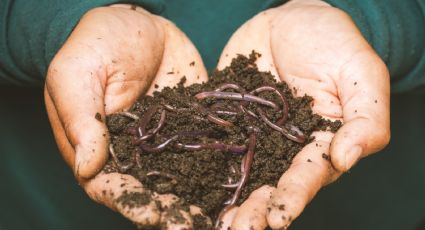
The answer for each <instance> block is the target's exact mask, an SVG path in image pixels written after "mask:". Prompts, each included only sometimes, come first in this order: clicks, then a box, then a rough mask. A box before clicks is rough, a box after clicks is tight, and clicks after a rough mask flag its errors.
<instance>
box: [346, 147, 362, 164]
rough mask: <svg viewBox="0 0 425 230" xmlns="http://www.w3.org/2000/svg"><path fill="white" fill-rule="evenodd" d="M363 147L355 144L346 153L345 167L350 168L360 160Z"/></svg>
mask: <svg viewBox="0 0 425 230" xmlns="http://www.w3.org/2000/svg"><path fill="white" fill-rule="evenodd" d="M362 152H363V149H362V147H360V146H359V145H355V146H353V147H352V148H351V149H350V150H349V151H348V152H347V154H346V155H345V168H346V169H347V170H349V169H350V168H351V167H353V165H354V164H355V163H356V162H357V161H358V160H359V158H360V156H361V155H362Z"/></svg>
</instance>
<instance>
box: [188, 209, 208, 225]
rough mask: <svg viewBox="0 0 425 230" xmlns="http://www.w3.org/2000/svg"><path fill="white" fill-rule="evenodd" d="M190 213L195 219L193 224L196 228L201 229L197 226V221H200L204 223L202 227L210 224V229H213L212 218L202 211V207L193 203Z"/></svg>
mask: <svg viewBox="0 0 425 230" xmlns="http://www.w3.org/2000/svg"><path fill="white" fill-rule="evenodd" d="M190 215H191V216H192V219H193V224H194V226H193V227H194V229H199V228H196V227H197V226H196V224H197V223H196V222H199V223H200V224H202V227H204V228H205V226H208V227H207V228H208V229H212V221H211V218H210V217H209V216H207V215H205V213H204V212H203V211H202V209H201V208H199V207H197V206H194V205H191V206H190Z"/></svg>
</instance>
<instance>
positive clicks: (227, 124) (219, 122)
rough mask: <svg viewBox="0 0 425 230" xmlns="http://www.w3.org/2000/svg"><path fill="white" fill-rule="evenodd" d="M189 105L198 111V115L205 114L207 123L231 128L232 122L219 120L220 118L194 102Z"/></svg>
mask: <svg viewBox="0 0 425 230" xmlns="http://www.w3.org/2000/svg"><path fill="white" fill-rule="evenodd" d="M191 105H192V106H193V107H195V109H196V110H198V111H199V112H200V113H202V114H206V115H207V119H208V120H209V121H211V122H212V123H214V124H217V125H221V126H224V127H231V126H233V123H232V122H230V121H226V120H224V119H221V118H219V117H217V116H215V115H214V114H212V113H211V112H210V111H209V110H208V109H206V108H204V107H203V106H202V105H201V104H199V103H196V102H194V103H191Z"/></svg>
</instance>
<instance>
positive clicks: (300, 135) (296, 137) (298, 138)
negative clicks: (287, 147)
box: [257, 108, 306, 143]
mask: <svg viewBox="0 0 425 230" xmlns="http://www.w3.org/2000/svg"><path fill="white" fill-rule="evenodd" d="M257 112H258V114H260V117H261V119H262V120H263V121H264V122H265V123H266V124H267V125H268V126H269V127H270V128H272V129H274V130H276V131H278V132H280V133H282V134H283V135H284V136H285V137H286V138H288V139H289V140H292V141H295V142H298V143H304V141H305V140H306V137H305V135H304V134H303V133H302V132H301V130H299V129H298V128H296V127H295V126H292V127H291V131H293V132H295V133H296V134H295V135H294V134H292V133H290V132H289V131H288V130H287V129H286V128H285V127H280V126H278V125H276V124H274V123H273V122H271V121H270V120H269V119H268V118H267V116H266V114H265V113H264V111H263V110H262V109H260V108H257Z"/></svg>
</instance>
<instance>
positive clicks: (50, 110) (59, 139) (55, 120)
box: [44, 88, 75, 168]
mask: <svg viewBox="0 0 425 230" xmlns="http://www.w3.org/2000/svg"><path fill="white" fill-rule="evenodd" d="M44 101H45V103H46V110H47V115H48V117H49V121H50V125H51V126H52V130H53V135H54V136H55V141H56V143H57V145H58V147H59V149H60V150H61V151H62V156H63V158H64V160H65V162H66V163H67V164H68V165H69V166H70V167H71V168H74V162H75V152H74V149H73V148H72V145H71V144H70V143H69V141H68V138H67V137H66V134H65V129H64V128H63V126H62V123H61V121H60V120H59V117H58V113H57V111H56V109H55V106H54V105H53V102H52V98H51V97H50V95H49V93H48V92H47V89H46V88H44Z"/></svg>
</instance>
